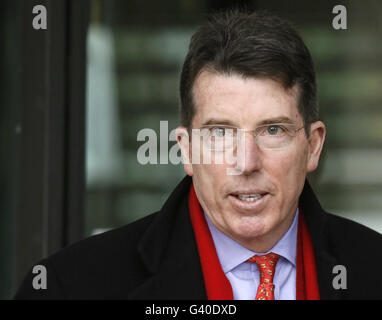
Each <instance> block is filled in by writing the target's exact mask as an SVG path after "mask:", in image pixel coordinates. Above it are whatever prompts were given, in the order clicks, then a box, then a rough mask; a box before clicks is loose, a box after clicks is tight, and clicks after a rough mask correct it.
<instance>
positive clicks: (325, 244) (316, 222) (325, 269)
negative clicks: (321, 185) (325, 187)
mask: <svg viewBox="0 0 382 320" xmlns="http://www.w3.org/2000/svg"><path fill="white" fill-rule="evenodd" d="M300 206H301V209H302V211H303V212H304V216H305V219H306V223H307V226H308V229H309V234H310V236H311V239H312V242H313V246H314V251H315V258H316V269H317V278H318V279H317V280H318V285H319V290H320V297H321V299H322V300H336V299H340V298H341V296H340V293H339V292H338V291H337V290H335V289H334V287H333V285H332V281H333V277H334V276H335V275H334V274H333V273H332V270H333V267H334V266H335V265H337V264H338V262H337V259H336V258H335V256H334V255H333V254H332V253H331V246H330V242H329V233H328V231H329V230H328V224H327V214H326V212H325V211H324V210H323V209H322V208H321V205H320V203H319V201H318V200H317V198H316V196H315V195H314V192H313V190H312V188H311V186H310V184H309V182H308V180H306V181H305V185H304V189H303V191H302V194H301V197H300Z"/></svg>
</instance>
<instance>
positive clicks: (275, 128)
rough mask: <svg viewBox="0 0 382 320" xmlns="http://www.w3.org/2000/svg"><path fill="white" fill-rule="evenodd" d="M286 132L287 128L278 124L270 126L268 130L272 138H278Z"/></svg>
mask: <svg viewBox="0 0 382 320" xmlns="http://www.w3.org/2000/svg"><path fill="white" fill-rule="evenodd" d="M284 132H285V128H283V127H282V126H279V125H276V124H272V125H269V126H268V127H267V129H266V133H267V134H269V135H271V136H276V135H279V134H282V133H284Z"/></svg>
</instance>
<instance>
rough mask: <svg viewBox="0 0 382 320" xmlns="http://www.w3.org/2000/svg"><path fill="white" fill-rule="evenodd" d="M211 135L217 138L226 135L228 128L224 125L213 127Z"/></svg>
mask: <svg viewBox="0 0 382 320" xmlns="http://www.w3.org/2000/svg"><path fill="white" fill-rule="evenodd" d="M211 135H212V136H213V137H217V138H221V137H224V136H225V135H226V128H223V127H214V128H211Z"/></svg>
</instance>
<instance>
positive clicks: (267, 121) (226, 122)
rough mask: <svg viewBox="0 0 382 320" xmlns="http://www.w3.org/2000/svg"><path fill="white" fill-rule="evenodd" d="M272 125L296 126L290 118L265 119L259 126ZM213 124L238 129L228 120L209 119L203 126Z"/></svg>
mask: <svg viewBox="0 0 382 320" xmlns="http://www.w3.org/2000/svg"><path fill="white" fill-rule="evenodd" d="M272 123H291V124H294V121H293V120H292V119H290V118H288V117H284V116H281V117H274V118H269V119H264V120H262V121H260V122H259V123H258V124H257V126H261V125H265V124H272ZM213 124H221V125H226V126H232V127H237V125H236V124H235V123H234V122H232V121H231V120H226V119H218V118H211V119H208V120H207V121H206V122H204V123H203V124H202V126H208V125H213Z"/></svg>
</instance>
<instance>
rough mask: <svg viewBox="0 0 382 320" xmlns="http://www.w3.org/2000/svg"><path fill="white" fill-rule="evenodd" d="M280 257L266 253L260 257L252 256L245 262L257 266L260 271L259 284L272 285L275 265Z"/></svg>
mask: <svg viewBox="0 0 382 320" xmlns="http://www.w3.org/2000/svg"><path fill="white" fill-rule="evenodd" d="M279 258H280V256H279V255H278V254H276V253H273V252H271V253H268V254H265V255H262V256H258V255H254V256H253V257H251V258H249V259H248V260H247V262H253V263H256V264H257V267H258V269H259V271H260V283H272V281H273V276H274V273H275V268H276V263H277V261H278V260H279Z"/></svg>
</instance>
